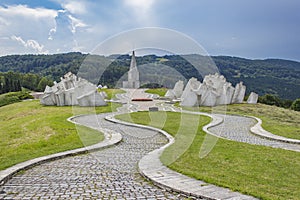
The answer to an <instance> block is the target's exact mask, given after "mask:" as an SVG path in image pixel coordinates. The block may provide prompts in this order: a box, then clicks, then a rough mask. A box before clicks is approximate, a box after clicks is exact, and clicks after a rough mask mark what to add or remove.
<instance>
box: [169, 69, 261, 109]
mask: <svg viewBox="0 0 300 200" xmlns="http://www.w3.org/2000/svg"><path fill="white" fill-rule="evenodd" d="M245 92H246V86H244V85H243V82H240V83H238V84H236V86H235V88H234V87H232V85H231V83H229V82H227V81H226V79H225V77H224V76H223V75H219V74H217V73H216V74H214V75H211V74H210V75H207V76H205V77H204V79H203V83H201V82H200V81H198V80H197V79H196V78H191V79H190V80H189V81H188V83H187V84H186V86H185V88H184V91H183V93H182V95H181V103H180V105H181V106H188V107H192V106H217V105H227V104H232V103H242V102H243V100H244V97H245ZM168 95H169V94H168ZM170 96H171V95H170ZM250 96H251V97H249V100H248V103H257V98H258V95H257V94H255V93H253V94H252V93H251V95H250Z"/></svg>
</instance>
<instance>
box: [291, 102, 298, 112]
mask: <svg viewBox="0 0 300 200" xmlns="http://www.w3.org/2000/svg"><path fill="white" fill-rule="evenodd" d="M291 109H292V110H296V111H300V99H296V100H295V101H294V102H293V104H292V106H291Z"/></svg>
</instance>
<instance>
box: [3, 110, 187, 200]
mask: <svg viewBox="0 0 300 200" xmlns="http://www.w3.org/2000/svg"><path fill="white" fill-rule="evenodd" d="M104 116H105V115H104V114H103V115H99V116H98V119H99V120H98V122H97V120H96V118H95V117H91V116H83V117H80V118H75V119H76V121H77V122H80V123H82V124H85V125H87V126H91V127H95V126H96V125H98V123H99V125H100V126H101V127H104V128H109V129H114V130H116V131H119V132H120V133H121V134H122V135H123V141H122V142H121V143H120V144H118V145H116V146H114V147H111V148H107V149H104V150H100V151H97V152H92V153H89V154H85V155H79V156H74V157H68V158H64V159H61V160H56V161H52V162H49V163H45V164H42V165H39V166H36V167H34V168H32V169H29V170H26V171H24V172H23V173H19V174H18V175H16V176H14V177H13V178H12V179H11V180H9V181H8V182H7V183H6V184H5V185H4V186H2V187H0V191H2V192H1V193H2V194H0V199H184V197H183V196H180V195H179V194H174V193H170V192H167V191H164V190H162V189H160V188H158V187H156V186H154V185H152V184H151V183H149V182H148V181H146V180H145V179H144V178H143V177H141V175H140V174H139V173H138V171H137V163H138V161H139V160H140V159H141V158H142V157H143V156H144V155H145V154H146V153H147V152H149V151H152V150H154V149H156V148H158V147H160V146H162V145H163V144H165V143H166V142H167V140H166V138H165V137H164V136H162V135H161V134H158V133H156V132H153V131H147V130H141V129H139V128H133V127H128V126H123V125H118V124H113V123H110V122H107V121H105V120H104V119H103V117H104ZM3 192H5V193H3Z"/></svg>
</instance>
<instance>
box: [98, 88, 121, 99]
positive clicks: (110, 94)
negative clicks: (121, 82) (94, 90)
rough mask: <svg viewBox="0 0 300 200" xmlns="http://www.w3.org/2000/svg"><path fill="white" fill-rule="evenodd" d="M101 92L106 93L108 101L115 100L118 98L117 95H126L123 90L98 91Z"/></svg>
mask: <svg viewBox="0 0 300 200" xmlns="http://www.w3.org/2000/svg"><path fill="white" fill-rule="evenodd" d="M98 91H99V92H106V94H107V99H114V98H116V94H120V93H125V91H124V90H121V89H113V88H107V89H98Z"/></svg>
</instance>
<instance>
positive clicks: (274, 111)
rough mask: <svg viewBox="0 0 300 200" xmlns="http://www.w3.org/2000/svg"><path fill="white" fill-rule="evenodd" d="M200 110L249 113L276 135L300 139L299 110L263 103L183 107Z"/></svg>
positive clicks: (239, 113)
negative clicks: (214, 106)
mask: <svg viewBox="0 0 300 200" xmlns="http://www.w3.org/2000/svg"><path fill="white" fill-rule="evenodd" d="M184 109H188V110H197V111H202V112H208V113H211V112H218V110H222V111H223V112H224V111H226V113H227V114H238V115H248V116H249V115H250V116H255V117H258V118H260V119H261V120H262V121H263V123H262V127H263V128H264V129H265V130H267V131H269V132H271V133H273V134H276V135H280V136H283V137H287V138H293V139H298V140H300V112H298V111H293V110H289V109H285V108H280V107H277V106H269V105H265V104H234V105H227V106H226V107H225V106H220V107H219V108H218V107H216V108H213V110H212V108H211V107H200V108H184Z"/></svg>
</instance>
